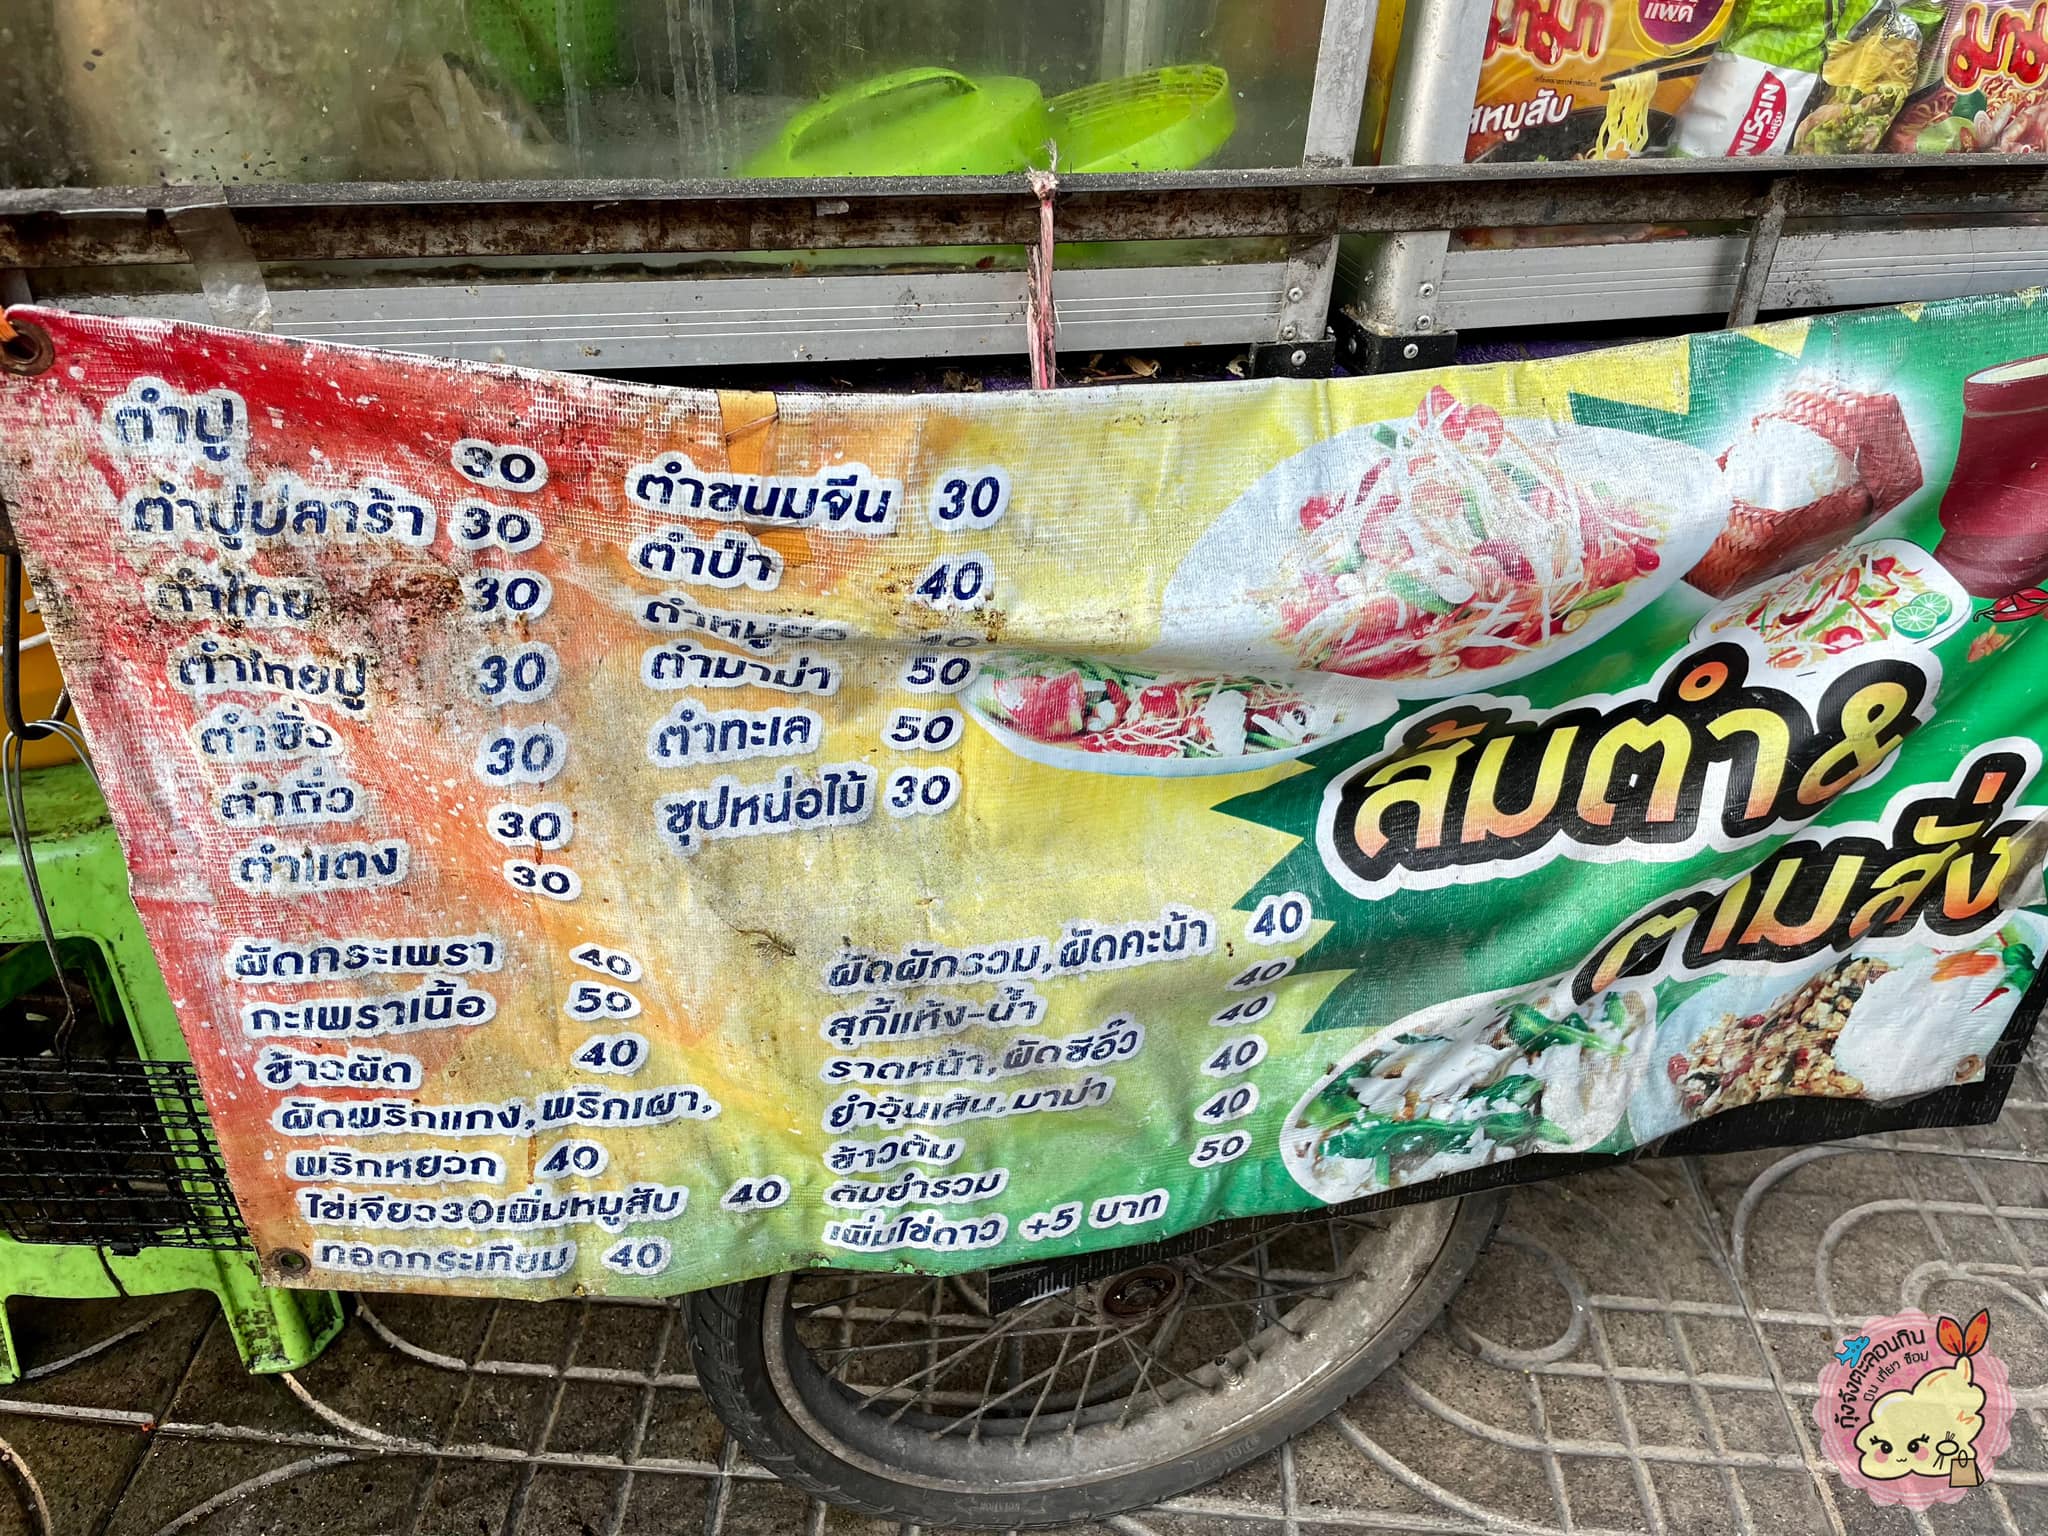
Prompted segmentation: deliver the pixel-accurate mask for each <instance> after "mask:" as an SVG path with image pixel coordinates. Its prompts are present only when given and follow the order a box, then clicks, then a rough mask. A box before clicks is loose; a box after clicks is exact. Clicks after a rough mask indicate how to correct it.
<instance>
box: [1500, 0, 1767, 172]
mask: <svg viewBox="0 0 2048 1536" xmlns="http://www.w3.org/2000/svg"><path fill="white" fill-rule="evenodd" d="M1732 10H1733V3H1732V0H1494V11H1493V26H1492V28H1491V30H1490V31H1489V32H1488V33H1487V37H1486V52H1485V58H1484V61H1483V62H1482V63H1481V65H1480V70H1479V92H1478V96H1477V99H1476V100H1475V101H1474V102H1473V105H1472V121H1471V127H1470V132H1469V136H1468V137H1467V139H1466V141H1465V158H1466V159H1467V160H1626V159H1629V158H1630V157H1632V156H1635V155H1640V154H1642V153H1644V152H1645V151H1647V150H1651V149H1662V148H1664V147H1665V146H1666V144H1667V143H1668V142H1669V140H1670V138H1671V133H1672V127H1673V123H1674V121H1675V116H1676V114H1677V112H1678V111H1679V109H1680V108H1681V107H1682V106H1684V105H1685V102H1686V99H1687V98H1688V97H1690V96H1691V95H1692V93H1693V90H1694V88H1695V87H1696V86H1697V84H1698V83H1699V76H1700V73H1701V71H1702V70H1704V69H1705V68H1706V66H1707V63H1708V61H1709V59H1710V58H1711V57H1712V55H1713V53H1714V45H1715V43H1716V41H1717V40H1718V39H1719V38H1720V36H1721V34H1722V33H1723V32H1724V31H1726V30H1727V27H1728V19H1729V16H1730V15H1731V14H1732Z"/></svg>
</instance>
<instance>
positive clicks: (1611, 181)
mask: <svg viewBox="0 0 2048 1536" xmlns="http://www.w3.org/2000/svg"><path fill="white" fill-rule="evenodd" d="M1485 6H1486V0H1415V3H1414V4H1412V5H1411V6H1410V9H1409V13H1408V30H1407V35H1406V37H1405V39H1404V44H1403V53H1402V58H1401V61H1400V65H1399V68H1398V70H1397V78H1396V83H1395V100H1396V102H1397V103H1398V104H1399V105H1398V107H1397V111H1396V115H1395V118H1394V120H1393V121H1392V122H1391V123H1390V125H1389V132H1388V138H1387V142H1388V149H1389V154H1390V156H1391V157H1394V158H1396V159H1397V160H1401V161H1405V162H1406V163H1396V164H1389V165H1383V166H1376V167H1355V166H1351V165H1349V164H1347V163H1346V162H1347V160H1348V158H1349V152H1350V140H1351V138H1352V135H1353V131H1354V126H1355V124H1356V122H1357V118H1358V110H1359V99H1360V95H1361V93H1362V91H1363V89H1364V77H1365V67H1366V59H1367V54H1368V52H1369V45H1370V37H1371V32H1372V27H1373V20H1374V15H1375V11H1376V4H1375V0H1329V3H1328V5H1327V7H1326V10H1325V14H1324V28H1323V34H1322V38H1321V46H1320V52H1319V55H1318V68H1317V75H1316V83H1315V89H1314V95H1313V98H1312V101H1311V104H1310V114H1309V123H1308V127H1307V129H1306V132H1305V135H1304V157H1305V158H1304V164H1303V165H1302V166H1301V167H1299V168H1293V169H1281V170H1273V171H1215V172H1186V173H1173V174H1160V175H1132V176H1070V177H1067V178H1063V180H1062V184H1061V187H1060V191H1059V198H1058V205H1057V207H1058V228H1059V230H1060V234H1061V237H1062V239H1064V240H1067V241H1073V242H1090V243H1101V242H1134V241H1204V242H1215V241H1234V240H1249V241H1265V242H1267V243H1266V244H1265V245H1264V246H1248V247H1245V246H1241V247H1238V248H1237V249H1236V251H1235V252H1226V253H1224V254H1238V253H1246V254H1248V255H1249V258H1250V259H1240V260H1236V261H1229V260H1223V259H1217V258H1218V255H1219V253H1218V252H1217V251H1216V250H1215V248H1214V247H1213V246H1211V247H1210V248H1209V249H1207V250H1205V251H1201V252H1198V253H1196V255H1195V257H1193V258H1190V257H1189V255H1188V253H1187V251H1186V249H1185V248H1179V249H1176V250H1175V251H1174V252H1173V253H1172V255H1171V257H1170V258H1169V259H1172V260H1177V261H1178V262H1179V264H1177V265H1145V266H1139V265H1129V266H1118V267H1113V268H1111V267H1105V268H1095V269H1090V268H1085V267H1074V268H1069V269H1067V270H1063V271H1062V273H1061V277H1060V282H1059V284H1058V295H1059V319H1060V324H1061V344H1062V345H1063V346H1064V347H1066V348H1069V349H1088V350H1108V349H1112V348H1120V347H1153V348H1156V347H1166V346H1181V345H1193V344H1204V343H1209V344H1214V343H1227V344H1231V345H1242V344H1246V343H1253V344H1258V343H1267V344H1269V345H1268V346H1266V347H1264V348H1261V349H1260V350H1261V351H1264V352H1269V353H1275V352H1276V353H1277V355H1278V359H1279V366H1281V367H1282V368H1287V367H1289V366H1292V367H1295V368H1297V369H1300V368H1303V367H1304V366H1307V367H1312V366H1313V360H1312V359H1310V358H1309V357H1308V353H1309V351H1310V350H1311V349H1312V347H1313V345H1314V344H1315V343H1316V342H1318V341H1319V340H1320V338H1321V337H1322V335H1323V323H1324V317H1325V315H1326V314H1327V313H1328V308H1329V301H1330V295H1331V292H1332V287H1333V283H1334V285H1335V287H1336V299H1337V302H1338V303H1339V304H1340V305H1343V306H1346V307H1348V309H1349V310H1350V312H1351V313H1352V315H1353V316H1354V317H1355V318H1356V319H1357V320H1358V321H1360V322H1362V325H1361V327H1360V328H1359V329H1358V330H1357V331H1354V332H1353V339H1354V341H1355V340H1356V339H1357V337H1359V336H1361V335H1363V336H1367V337H1375V338H1378V339H1379V340H1380V341H1382V342H1385V343H1387V344H1388V347H1387V349H1386V350H1385V351H1384V353H1383V355H1382V356H1381V357H1380V358H1378V359H1377V360H1376V361H1377V362H1378V363H1379V364H1380V365H1387V366H1401V365H1402V364H1403V363H1404V362H1407V363H1413V362H1416V361H1428V360H1430V359H1429V358H1428V357H1423V356H1420V354H1421V353H1422V352H1424V351H1429V352H1431V353H1435V352H1439V351H1441V350H1442V349H1443V347H1444V346H1445V344H1446V343H1447V340H1448V333H1450V332H1452V331H1455V330H1456V329H1458V328H1460V327H1463V328H1468V329H1469V328H1475V327H1480V326H1490V325H1508V324H1513V325H1523V326H1526V325H1532V324H1533V325H1540V324H1550V323H1557V324H1563V323H1571V322H1576V321H1583V320H1587V319H1593V318H1603V319H1612V318H1617V317H1628V316H1651V315H1658V316H1663V315H1687V314H1700V315H1706V314H1725V315H1728V316H1729V317H1730V318H1731V319H1732V320H1733V321H1735V322H1736V323H1741V322H1743V321H1746V320H1747V319H1749V318H1753V316H1754V314H1755V313H1756V312H1757V311H1758V310H1760V309H1766V310H1768V309H1780V308H1799V307H1815V306H1822V305H1828V304H1837V303H1864V302H1878V301H1883V300H1888V299H1907V298H1923V297H1934V296H1939V295H1944V294H1953V293H1959V292H1978V291H1995V290H1998V289H2003V288H2010V287H2014V286H2020V285H2023V284H2025V283H2028V282H2032V281H2039V280H2042V278H2043V277H2044V275H2048V233H2044V232H2043V230H2042V229H2041V228H2040V227H2039V225H2038V224H2037V223H2036V222H2034V221H2036V220H2039V219H2040V218H2042V217H2043V216H2048V163H2043V162H2044V160H2048V157H2028V156H1954V157H1938V158H1931V159H1928V160H1924V161H1922V160H1910V159H1903V158H1900V157H1892V156H1865V157H1841V158H1831V159H1805V158H1800V159H1775V160H1745V161H1635V162H1629V163H1624V164H1619V165H1585V164H1531V165H1472V166H1466V165H1460V164H1457V163H1455V162H1456V161H1457V159H1458V158H1459V155H1460V154H1461V153H1462V145H1463V139H1464V130H1465V125H1466V120H1467V116H1468V112H1469V102H1470V100H1471V96H1472V82H1473V79H1474V78H1475V76H1476V71H1477V69H1478V61H1479V48H1480V40H1481V37H1482V35H1483V27H1484V12H1485ZM1147 14H1149V12H1148V8H1147V6H1146V5H1145V4H1143V3H1141V0H1125V3H1124V4H1123V6H1122V9H1121V10H1120V11H1119V12H1118V15H1119V16H1120V18H1121V20H1120V22H1119V28H1120V31H1119V36H1120V37H1126V38H1127V37H1129V36H1134V35H1137V34H1138V33H1141V32H1142V30H1143V28H1144V27H1145V26H1146V25H1147V22H1146V20H1145V17H1146V15H1147ZM1133 29H1136V30H1135V31H1134V30H1133ZM1037 217H1038V208H1037V201H1036V198H1035V196H1034V195H1033V194H1032V192H1031V190H1030V189H1029V187H1028V186H1027V185H1026V184H1025V181H1024V178H1023V177H1021V176H1017V177H962V178H862V179H833V180H819V181H676V182H617V181H549V182H482V183H459V182H440V183H393V184H349V185H333V186H292V185H255V186H233V187H143V188H126V189H91V190H76V189H30V190H16V191H0V284H4V291H5V292H7V293H8V294H9V295H10V296H12V297H14V298H17V299H18V298H19V297H21V296H22V292H23V289H24V288H26V289H27V290H28V291H29V292H31V293H34V294H40V295H43V296H49V295H51V294H61V295H66V297H64V298H63V300H62V301H63V302H67V303H72V304H74V305H76V307H79V308H86V309H104V310H119V311H126V312H143V313H159V314H167V315H178V316H182V317H189V318H208V319H212V320H214V321H215V322H216V323H221V324H231V325H252V324H253V325H263V324H268V325H270V326H271V327H273V328H275V329H277V330H280V331H284V332H286V333H288V334H292V335H299V336H306V337H315V338H322V339H330V340H348V341H360V342H366V343H374V344H377V345H382V346H391V347H398V348H402V349H413V350H421V351H429V352H435V353H440V354H443V355H452V356H462V357H472V358H486V359H493V360H502V361H506V362H512V363H524V364H532V365H537V366H545V367H553V368H567V369H576V368H587V369H623V368H647V367H659V366H679V365H696V364H715V365H719V366H729V365H735V364H741V363H749V362H799V363H810V362H831V361H838V360H850V359H861V358H880V357H909V356H972V355H1001V354H1017V353H1020V352H1021V351H1022V350H1023V345H1024V327H1023V320H1022V316H1023V280H1022V275H1021V273H1019V272H1016V271H1011V270H979V271H965V272H963V271H959V270H953V271H933V270H931V266H932V263H930V262H928V261H927V262H925V263H923V265H922V267H921V266H920V263H919V261H918V259H917V253H916V251H915V250H914V249H912V250H903V248H905V247H910V248H918V247H930V246H946V247H959V246H963V245H966V246H973V245H1008V246H1022V245H1024V244H1026V243H1028V242H1029V241H1031V240H1032V239H1034V238H1035V235H1036V227H1037ZM1681 223H1683V224H1693V225H1705V226H1709V227H1722V228H1732V229H1733V230H1735V231H1736V232H1735V233H1732V234H1714V235H1704V236H1701V237H1697V238H1691V239H1679V240H1669V241H1659V242H1654V243H1624V242H1622V241H1617V242H1614V243H1608V244H1594V245H1573V246H1552V247H1533V248H1528V247H1525V248H1520V249H1512V250H1475V249H1462V248H1459V247H1457V246H1456V245H1455V243H1454V242H1453V241H1452V239H1451V237H1450V236H1449V234H1448V233H1447V232H1448V231H1452V230H1457V229H1464V228H1473V227H1484V226H1496V227H1515V226H1562V225H1582V226H1610V227H1618V228H1619V229H1620V230H1621V231H1622V232H1623V233H1624V234H1625V233H1626V231H1627V230H1628V229H1629V227H1631V226H1633V227H1640V226H1644V225H1649V224H1665V225H1670V224H1681ZM1338 231H1346V232H1351V233H1356V234H1369V235H1374V236H1379V237H1381V238H1380V240H1379V241H1378V244H1377V247H1376V248H1368V247H1365V246H1363V245H1361V244H1360V243H1359V242H1355V241H1349V240H1347V241H1346V242H1344V259H1343V266H1344V276H1343V277H1342V279H1341V281H1339V280H1338V279H1337V271H1338V267H1339V261H1338V253H1337V241H1336V239H1335V236H1336V234H1337V232H1338ZM1275 242H1277V243H1275ZM877 248H894V249H897V250H899V251H902V256H901V258H900V259H899V260H897V261H895V262H893V263H888V264H887V269H886V270H875V269H876V268H880V267H882V266H884V263H883V262H881V261H871V262H869V263H868V264H867V267H868V269H867V270H855V269H853V268H852V267H851V266H850V264H845V263H844V262H843V261H842V264H840V265H838V266H836V267H832V268H824V269H820V270H809V271H804V270H800V269H799V268H797V267H796V266H788V267H786V268H785V269H784V270H781V271H774V270H773V269H772V268H764V267H761V266H758V265H757V266H756V267H755V268H754V269H752V270H749V269H747V268H746V267H744V266H742V267H740V268H739V270H738V271H737V272H735V271H734V264H733V263H732V262H731V261H730V260H729V259H725V253H744V252H753V253H760V252H785V253H788V252H806V251H839V252H844V251H861V250H864V251H868V252H870V253H872V252H874V251H875V250H876V249H877ZM352 263H355V264H362V265H359V266H351V265H350V264H352ZM607 263H609V264H608V265H607ZM147 265H157V266H169V267H174V268H182V269H185V270H186V271H188V272H189V273H190V274H191V276H192V281H191V282H190V283H189V286H188V290H187V291H186V292H185V293H182V294H172V295H165V294H163V293H162V292H161V291H160V289H159V290H158V291H138V290H137V287H136V285H135V284H134V283H132V282H129V281H124V280H119V279H118V278H117V277H116V276H114V275H113V274H105V275H102V274H101V272H100V271H99V269H107V268H117V267H126V266H147ZM955 265H956V266H957V262H956V263H955ZM53 269H65V270H64V275H63V277H62V278H61V279H59V278H58V277H57V275H56V272H55V271H54V270H53ZM81 269H85V270H84V271H83V273H81ZM308 269H310V270H308ZM266 283H267V288H266V286H265V285H266ZM1424 343H1426V344H1427V345H1424ZM1411 344H1413V345H1414V352H1413V354H1411V352H1410V346H1411ZM1255 355H1256V354H1255ZM1373 361H1375V360H1368V359H1364V358H1357V359H1354V362H1355V363H1359V364H1366V365H1370V364H1371V363H1372V362H1373Z"/></svg>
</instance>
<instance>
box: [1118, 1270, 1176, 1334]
mask: <svg viewBox="0 0 2048 1536" xmlns="http://www.w3.org/2000/svg"><path fill="white" fill-rule="evenodd" d="M1180 1288H1181V1277H1180V1271H1179V1270H1177V1269H1175V1268H1174V1267H1173V1266H1172V1265H1170V1264H1141V1265H1140V1266H1138V1268H1136V1269H1127V1270H1125V1271H1124V1272H1123V1273H1122V1274H1120V1275H1112V1276H1110V1278H1109V1279H1107V1280H1105V1281H1103V1282H1102V1299H1101V1302H1100V1306H1101V1308H1102V1310H1103V1312H1104V1313H1105V1314H1107V1315H1108V1316H1110V1317H1114V1318H1116V1319H1118V1320H1119V1321H1122V1322H1135V1321H1137V1320H1138V1319H1139V1318H1144V1317H1150V1316H1151V1315H1152V1314H1153V1313H1155V1312H1159V1311H1163V1310H1164V1309H1165V1308H1167V1307H1169V1306H1171V1305H1172V1304H1173V1300H1174V1298H1175V1297H1176V1296H1178V1295H1179V1294H1180Z"/></svg>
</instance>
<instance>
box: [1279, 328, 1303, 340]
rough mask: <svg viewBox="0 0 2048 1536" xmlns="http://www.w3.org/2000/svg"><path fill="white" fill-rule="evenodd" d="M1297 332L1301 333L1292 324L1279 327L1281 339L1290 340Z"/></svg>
mask: <svg viewBox="0 0 2048 1536" xmlns="http://www.w3.org/2000/svg"><path fill="white" fill-rule="evenodd" d="M1299 334H1301V333H1300V332H1299V331H1298V330H1297V329H1296V328H1295V327H1294V326H1292V325H1283V326H1281V327H1280V339H1281V340H1282V341H1292V340H1294V338H1295V337H1296V336H1298V335H1299Z"/></svg>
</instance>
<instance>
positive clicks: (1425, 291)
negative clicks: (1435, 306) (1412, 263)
mask: <svg viewBox="0 0 2048 1536" xmlns="http://www.w3.org/2000/svg"><path fill="white" fill-rule="evenodd" d="M1415 291H1416V292H1417V293H1419V294H1421V295H1422V296H1423V297H1424V298H1425V299H1426V298H1428V297H1430V296H1431V295H1432V294H1434V293H1435V292H1436V284H1435V283H1424V284H1423V285H1422V286H1421V287H1420V288H1418V289H1416V290H1415Z"/></svg>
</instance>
